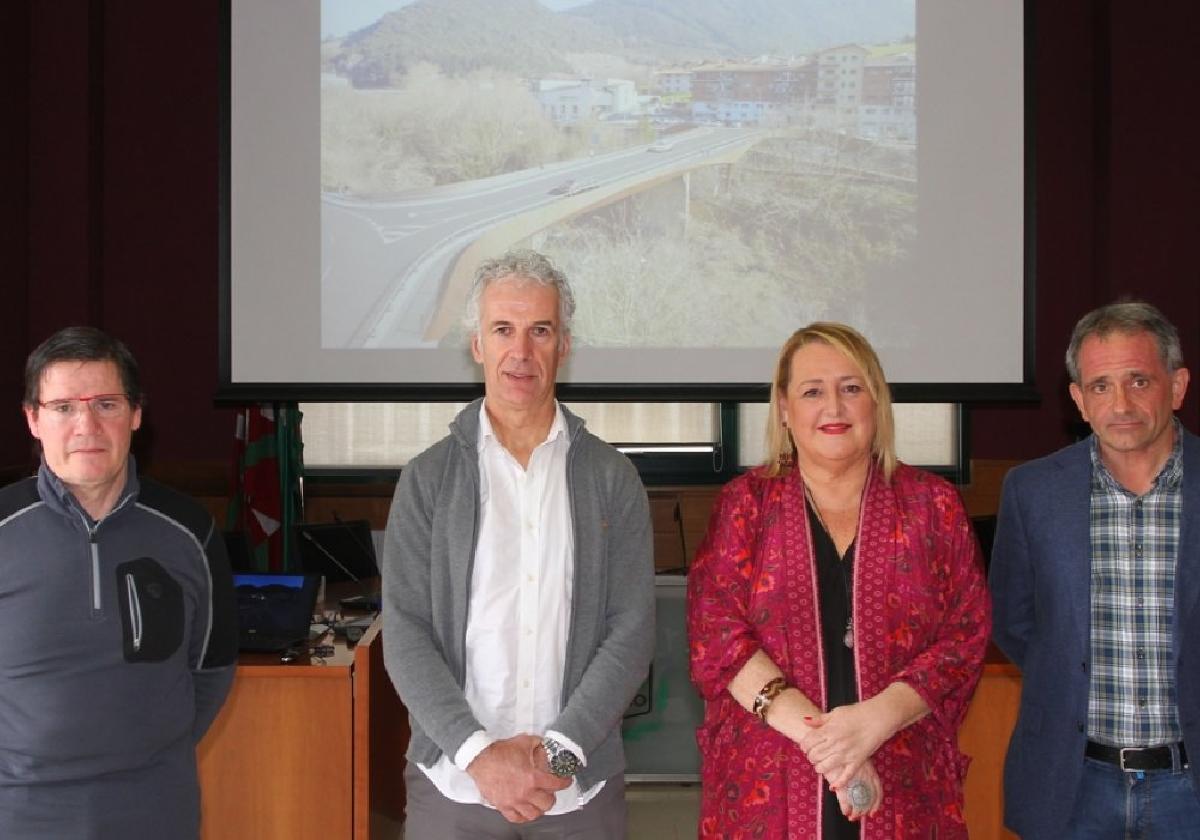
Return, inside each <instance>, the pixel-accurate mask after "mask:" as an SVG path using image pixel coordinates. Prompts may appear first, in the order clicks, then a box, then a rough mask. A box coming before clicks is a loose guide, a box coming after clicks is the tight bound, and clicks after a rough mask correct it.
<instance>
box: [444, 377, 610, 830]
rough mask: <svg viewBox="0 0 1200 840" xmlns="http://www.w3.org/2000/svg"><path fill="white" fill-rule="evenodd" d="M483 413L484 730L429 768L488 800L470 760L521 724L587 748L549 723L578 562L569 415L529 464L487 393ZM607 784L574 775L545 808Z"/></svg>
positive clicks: (472, 613)
mask: <svg viewBox="0 0 1200 840" xmlns="http://www.w3.org/2000/svg"><path fill="white" fill-rule="evenodd" d="M479 415H480V416H479V442H478V451H479V487H480V494H479V505H480V508H479V513H480V516H479V540H478V542H477V543H476V546H475V563H474V566H473V569H472V572H471V596H470V610H469V614H468V617H467V639H466V642H467V645H466V666H467V673H466V685H465V686H464V693H465V695H466V698H467V702H468V703H469V704H470V706H471V711H473V712H474V713H475V717H476V718H478V719H479V722H480V723H481V724H483V726H484V729H482V730H479V731H477V732H475V733H474V734H472V735H471V736H470V737H469V738H467V740H466V741H464V742H463V745H462V746H461V747H460V748H459V749H458V751H457V752H456V753H455V755H454V756H453V760H451V757H450V756H446V755H443V756H442V757H441V758H440V759H438V761H437V762H436V763H435V764H434V765H433V766H432V767H425V766H423V765H422V766H421V769H422V770H423V771H424V772H425V775H426V776H428V777H429V780H430V781H431V782H433V784H434V786H435V787H437V789H438V790H439V791H440V792H441V793H442V795H443V796H445V797H446V798H447V799H451V800H453V801H455V802H463V803H472V804H483V805H490V803H488V802H486V801H484V799H483V797H482V796H481V795H480V793H479V788H478V787H477V786H476V785H475V780H474V779H472V778H471V776H470V775H469V774H468V773H467V772H466V768H467V767H468V766H469V765H470V763H471V762H472V761H474V760H475V757H476V756H477V755H479V753H481V752H482V751H483V750H484V749H485V748H486V747H487V746H489V745H490V744H492V743H493V742H495V741H499V740H503V739H505V738H511V737H512V736H514V735H517V734H520V733H522V732H531V733H534V734H546V735H549V736H550V737H551V738H553V739H554V740H556V741H558V742H559V743H561V744H562V745H563V746H565V747H566V748H567V749H569V750H571V752H573V753H575V754H576V755H577V756H579V758H580V759H581V760H582V761H583V762H584V763H585V764H586V756H584V754H583V751H582V750H581V749H580V748H579V746H578V744H576V743H574V742H573V741H572V740H571V739H569V738H567V737H566V736H565V735H563V734H562V733H559V732H553V731H548V730H547V729H546V727H548V726H549V725H550V724H551V723H552V722H553V721H554V720H555V718H557V717H558V715H559V712H561V711H562V702H561V701H562V685H563V663H564V659H565V658H566V651H567V634H568V632H569V630H570V626H571V593H572V584H573V582H574V568H575V566H574V549H575V546H574V531H573V529H572V527H571V506H570V497H569V495H568V493H567V449H568V448H569V447H570V440H569V439H568V437H567V427H566V421H565V419H564V418H563V413H562V410H561V409H560V408H559V407H558V404H557V403H555V412H554V421H553V423H552V424H551V426H550V432H549V434H547V436H546V440H545V441H543V442H542V443H541V444H539V445H538V446H537V448H536V449H534V450H533V454H532V455H531V456H530V458H529V466H528V467H527V468H524V469H523V468H522V467H521V465H520V464H519V463H518V462H517V460H516V458H514V457H513V456H512V454H511V453H510V452H509V451H508V450H507V449H505V448H504V447H503V446H502V445H501V443H500V441H499V440H498V439H497V438H496V435H495V433H494V431H493V429H492V424H491V421H490V419H489V418H488V414H487V402H486V400H485V401H484V403H483V404H482V405H481V406H480V409H479ZM602 787H604V782H599V783H597V784H596V785H594V786H593V787H592V788H590V789H589V790H587V791H584V792H581V791H580V790H579V784H578V782H576V781H572V783H571V786H570V787H568V788H566V789H565V790H561V791H558V792H557V794H556V795H555V803H554V805H553V806H552V807H551V808H550V810H549V811H547V813H548V814H562V813H565V812H567V811H573V810H576V809H578V808H580V807H582V806H583V805H585V804H587V802H588V801H589V800H590V799H591V798H592V797H593V796H595V795H596V794H597V793H599V791H600V789H601V788H602Z"/></svg>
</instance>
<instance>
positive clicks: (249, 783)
mask: <svg viewBox="0 0 1200 840" xmlns="http://www.w3.org/2000/svg"><path fill="white" fill-rule="evenodd" d="M380 624H381V622H380V621H379V620H376V621H375V623H374V624H372V625H371V627H370V629H369V630H368V631H367V632H366V633H365V634H364V635H363V637H362V640H361V641H360V642H359V643H358V645H357V647H355V648H347V647H346V645H345V644H344V643H341V642H339V643H338V644H337V645H335V648H334V654H333V656H331V657H329V658H328V659H326V660H325V663H324V664H321V663H320V662H317V661H308V660H307V659H305V660H303V661H301V662H297V663H293V664H290V665H284V664H282V663H280V662H279V657H278V656H277V655H266V654H253V655H251V654H245V655H243V656H242V658H241V659H240V661H239V664H238V668H237V676H236V678H235V679H234V683H233V689H232V691H231V692H230V695H229V699H228V701H226V703H225V707H224V708H223V709H222V710H221V714H220V715H219V716H218V717H217V720H216V721H215V722H214V723H213V726H212V729H210V730H209V732H208V735H207V736H206V737H205V739H204V741H203V742H202V743H201V744H200V748H199V750H198V753H197V755H198V759H199V766H200V785H201V791H202V796H203V824H202V826H201V836H202V837H203V838H205V840H241V839H242V838H245V840H272V838H279V840H284V838H287V840H306V838H313V840H336V839H337V838H353V840H367V838H369V837H370V824H371V811H372V810H374V811H377V812H379V813H382V814H385V815H387V816H388V817H391V818H392V819H394V820H400V819H403V815H404V781H403V770H404V750H405V747H406V746H407V744H408V715H407V712H406V711H405V709H404V707H403V706H402V705H401V703H400V699H399V698H398V697H396V694H395V692H394V691H393V690H392V685H391V681H390V680H389V679H388V676H387V673H386V671H385V670H384V666H383V645H382V641H381V639H380V635H379V634H380Z"/></svg>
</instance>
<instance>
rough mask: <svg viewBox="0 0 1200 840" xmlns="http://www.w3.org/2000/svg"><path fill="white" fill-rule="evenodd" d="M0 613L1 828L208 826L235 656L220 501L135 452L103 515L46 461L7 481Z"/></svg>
mask: <svg viewBox="0 0 1200 840" xmlns="http://www.w3.org/2000/svg"><path fill="white" fill-rule="evenodd" d="M0 628H3V631H4V639H5V643H4V644H3V645H0V837H5V838H8V837H14V838H15V837H19V838H67V837H69V838H72V840H117V838H121V840H124V838H129V837H138V836H146V837H164V838H172V840H176V838H186V837H196V836H197V834H198V833H199V825H200V790H199V786H198V783H197V777H196V744H197V742H199V740H200V739H201V738H202V737H203V735H204V733H205V731H206V730H207V729H208V726H209V724H211V723H212V721H213V719H214V718H215V717H216V716H217V712H218V711H219V710H220V708H221V704H222V703H223V702H224V700H225V696H226V694H227V693H228V691H229V687H230V684H231V683H232V681H233V675H234V666H235V662H236V658H237V611H236V605H235V602H234V596H233V585H232V582H231V578H230V572H229V563H228V560H227V559H226V556H225V546H224V543H223V542H222V541H221V535H220V533H219V532H217V531H216V530H215V528H214V525H213V521H212V517H210V516H209V515H208V514H207V513H206V512H205V511H204V509H203V508H201V507H200V506H199V505H198V504H196V503H195V502H194V501H192V500H191V499H188V498H186V497H184V496H182V495H180V494H178V493H175V492H174V491H172V490H169V489H167V488H166V487H164V486H162V485H160V484H157V483H155V482H153V481H150V480H146V479H139V478H138V476H137V474H136V470H135V468H134V464H133V459H132V458H130V463H129V472H128V475H127V479H126V484H125V489H124V492H123V493H122V495H121V498H120V500H119V501H118V502H117V504H116V506H115V507H114V508H113V509H112V511H111V512H109V513H108V515H107V516H105V517H104V518H103V519H101V520H100V521H98V522H93V521H92V520H91V518H90V517H89V516H88V515H87V513H86V512H84V510H83V508H82V507H81V506H80V505H79V503H78V502H77V501H76V500H75V498H74V496H72V495H71V492H70V491H69V490H68V489H67V488H66V486H65V485H64V484H63V483H62V482H61V481H60V480H59V479H58V477H57V476H55V475H54V474H53V473H52V472H51V471H50V469H49V468H48V467H47V466H46V465H45V463H43V464H42V467H41V470H40V471H39V473H38V476H37V478H36V479H34V478H28V479H25V480H24V481H20V482H18V483H16V484H13V485H11V486H9V487H6V488H4V489H3V490H0Z"/></svg>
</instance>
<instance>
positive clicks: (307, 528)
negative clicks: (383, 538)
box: [293, 519, 379, 582]
mask: <svg viewBox="0 0 1200 840" xmlns="http://www.w3.org/2000/svg"><path fill="white" fill-rule="evenodd" d="M294 534H295V540H294V541H293V544H294V545H295V546H296V550H297V551H298V552H299V554H300V568H301V569H303V570H304V571H305V572H311V573H313V574H319V575H324V576H325V580H327V581H330V582H334V581H340V580H366V579H368V578H374V577H378V576H379V566H378V565H377V564H376V562H375V543H374V541H373V540H372V539H371V524H370V523H369V522H367V520H365V519H353V520H349V521H346V522H323V523H301V524H299V525H297V526H295V530H294Z"/></svg>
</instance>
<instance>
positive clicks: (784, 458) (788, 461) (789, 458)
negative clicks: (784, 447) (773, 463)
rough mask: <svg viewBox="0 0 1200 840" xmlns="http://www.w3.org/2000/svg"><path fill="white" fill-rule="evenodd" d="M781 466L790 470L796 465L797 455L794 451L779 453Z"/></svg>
mask: <svg viewBox="0 0 1200 840" xmlns="http://www.w3.org/2000/svg"><path fill="white" fill-rule="evenodd" d="M778 461H779V466H780V467H782V468H784V469H788V468H790V467H792V466H793V465H794V464H795V463H796V453H795V452H792V451H788V452H780V453H779V458H778Z"/></svg>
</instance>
